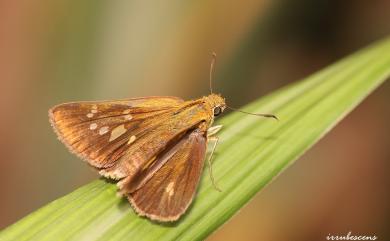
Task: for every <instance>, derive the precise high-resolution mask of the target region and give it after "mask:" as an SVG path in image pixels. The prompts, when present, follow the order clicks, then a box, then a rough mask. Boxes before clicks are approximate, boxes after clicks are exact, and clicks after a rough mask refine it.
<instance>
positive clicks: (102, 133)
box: [99, 126, 108, 135]
mask: <svg viewBox="0 0 390 241" xmlns="http://www.w3.org/2000/svg"><path fill="white" fill-rule="evenodd" d="M107 132H108V126H103V127H102V128H100V129H99V135H104V134H106V133H107Z"/></svg>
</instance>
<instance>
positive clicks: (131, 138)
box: [127, 136, 137, 144]
mask: <svg viewBox="0 0 390 241" xmlns="http://www.w3.org/2000/svg"><path fill="white" fill-rule="evenodd" d="M135 139H137V137H135V136H131V137H130V140H129V142H127V144H131V143H133V142H134V141H135Z"/></svg>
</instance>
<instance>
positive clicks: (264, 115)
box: [226, 105, 279, 120]
mask: <svg viewBox="0 0 390 241" xmlns="http://www.w3.org/2000/svg"><path fill="white" fill-rule="evenodd" d="M226 107H227V108H229V109H231V110H234V111H237V112H241V113H244V114H248V115H255V116H260V117H266V118H274V119H275V120H279V119H278V117H276V115H273V114H262V113H251V112H247V111H243V110H240V109H236V108H233V107H230V106H228V105H226Z"/></svg>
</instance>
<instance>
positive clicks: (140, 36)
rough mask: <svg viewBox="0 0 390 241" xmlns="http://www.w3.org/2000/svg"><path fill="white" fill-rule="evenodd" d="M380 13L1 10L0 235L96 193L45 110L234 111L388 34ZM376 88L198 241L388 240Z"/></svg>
mask: <svg viewBox="0 0 390 241" xmlns="http://www.w3.org/2000/svg"><path fill="white" fill-rule="evenodd" d="M389 10H390V1H388V0H373V1H364V0H357V1H352V0H348V1H336V0H334V1H326V0H315V1H313V0H297V1H282V0H273V1H271V0H257V1H256V0H247V1H228V2H227V1H222V0H215V1H178V0H176V1H160V0H157V1H152V2H149V1H102V0H86V1H65V0H58V1H45V0H36V1H27V0H20V1H12V0H0V79H1V89H0V113H1V118H0V154H1V155H0V168H1V170H2V174H1V175H0V185H1V191H2V194H1V198H0V200H1V205H0V228H4V227H6V226H8V225H9V224H11V223H13V222H15V221H17V220H18V219H20V218H21V217H23V216H25V215H26V214H28V213H30V212H32V211H33V210H35V209H37V208H39V207H41V206H42V205H44V204H46V203H48V202H50V201H52V200H54V199H56V198H58V197H60V196H63V195H65V194H67V193H69V192H70V191H72V190H74V189H75V188H77V187H80V186H82V185H83V184H86V183H88V182H89V181H91V180H93V179H96V178H97V175H96V173H95V172H94V171H92V170H91V169H90V168H88V166H87V165H86V164H85V163H83V162H82V161H80V160H78V159H77V158H76V157H75V156H73V155H71V154H70V153H68V151H67V150H66V149H65V147H64V146H63V145H62V144H61V143H60V142H58V141H57V140H56V137H55V135H54V133H53V132H52V130H51V127H50V125H49V123H48V118H47V110H48V109H49V108H50V107H51V106H53V105H55V104H58V103H61V102H66V101H75V100H98V99H119V98H126V97H136V96H148V95H175V96H180V97H182V98H185V99H189V98H194V97H198V96H201V95H206V94H207V93H208V70H209V61H210V53H211V52H212V51H215V52H217V53H218V65H217V72H216V78H215V89H216V90H218V92H221V93H222V94H223V95H224V96H225V97H227V99H228V102H229V104H231V105H232V106H241V105H243V104H245V103H248V102H250V101H251V100H254V99H257V98H259V97H260V96H262V95H264V94H266V93H269V92H270V91H272V90H275V89H277V88H279V87H281V86H284V85H286V84H288V83H291V82H294V81H296V80H299V79H301V78H303V77H305V76H307V75H309V74H310V73H313V72H314V71H316V70H319V69H321V68H322V67H324V66H326V65H328V64H330V63H332V62H334V61H336V60H338V59H340V58H341V57H343V56H345V55H347V54H349V53H352V52H353V51H355V50H357V49H359V48H361V47H363V46H365V45H367V44H369V43H370V42H372V41H375V40H377V39H380V38H382V37H384V36H386V35H388V34H390V14H389ZM389 88H390V86H389V83H386V84H385V85H383V86H381V87H380V89H378V90H377V91H376V92H374V93H373V94H372V95H371V96H370V97H369V98H368V99H367V100H365V101H364V102H363V104H362V105H360V106H359V107H358V108H357V109H356V110H355V111H354V112H353V113H352V114H351V115H349V116H348V117H347V118H346V119H345V120H343V121H342V122H341V123H340V124H339V125H338V126H337V127H336V128H335V129H334V130H333V131H332V132H331V133H330V134H329V135H328V136H326V137H325V138H324V139H322V140H321V141H320V142H319V143H318V144H317V145H316V146H315V147H314V148H313V149H311V150H310V151H309V152H308V153H306V154H305V155H304V156H303V157H302V158H301V159H300V160H299V161H298V162H297V163H295V164H294V165H293V166H292V167H290V168H289V169H287V171H286V172H284V173H283V174H282V175H281V176H279V178H277V179H276V180H275V181H274V182H273V183H272V184H271V185H269V186H268V187H267V188H266V189H265V190H264V191H262V192H261V193H260V194H258V195H257V196H256V198H255V199H254V200H253V201H252V202H250V203H249V205H247V206H246V207H245V208H243V209H242V211H241V212H239V213H238V214H237V215H236V216H234V218H233V219H231V220H230V221H229V222H228V223H227V224H226V225H224V226H223V227H222V228H221V229H219V230H218V231H216V232H215V233H214V234H213V235H211V236H210V237H209V240H260V239H261V240H270V241H273V240H308V241H309V240H326V236H327V235H328V234H333V235H346V234H347V233H348V232H349V231H351V232H352V234H363V235H376V236H379V238H380V239H379V240H386V239H387V240H389V239H390V233H389V231H388V227H389V223H390V220H389V219H390V210H389V207H390V206H389V203H390V200H389V199H390V198H389V197H390V192H389V188H388V183H390V180H389V179H390V177H389V175H387V172H388V170H389V162H388V161H389V160H390V151H389V143H390V137H389V128H388V126H389V123H390V113H389V108H388V102H389V98H388V95H389V93H390V89H389Z"/></svg>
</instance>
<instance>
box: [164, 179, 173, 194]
mask: <svg viewBox="0 0 390 241" xmlns="http://www.w3.org/2000/svg"><path fill="white" fill-rule="evenodd" d="M174 185H175V183H174V182H170V183H169V184H168V186H167V187H166V188H165V191H166V192H167V193H168V195H169V196H172V195H173V193H174V190H173V186H174Z"/></svg>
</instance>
